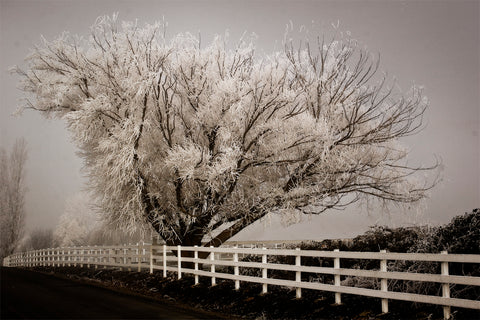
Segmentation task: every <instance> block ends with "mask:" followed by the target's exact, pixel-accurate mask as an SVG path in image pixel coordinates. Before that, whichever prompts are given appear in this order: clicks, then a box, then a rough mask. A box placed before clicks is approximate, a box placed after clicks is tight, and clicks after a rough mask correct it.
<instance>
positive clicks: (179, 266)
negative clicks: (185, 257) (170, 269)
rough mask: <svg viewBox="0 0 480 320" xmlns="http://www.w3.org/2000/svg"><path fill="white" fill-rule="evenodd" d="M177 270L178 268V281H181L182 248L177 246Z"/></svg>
mask: <svg viewBox="0 0 480 320" xmlns="http://www.w3.org/2000/svg"><path fill="white" fill-rule="evenodd" d="M177 260H178V261H177V268H178V279H182V246H180V245H178V246H177Z"/></svg>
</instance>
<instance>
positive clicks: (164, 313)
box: [0, 268, 218, 319]
mask: <svg viewBox="0 0 480 320" xmlns="http://www.w3.org/2000/svg"><path fill="white" fill-rule="evenodd" d="M0 282H1V296H0V299H1V317H0V318H1V319H32V318H33V319H212V318H217V317H218V316H214V315H212V314H207V313H203V312H195V311H192V310H186V309H182V308H180V307H176V306H172V305H167V304H162V303H160V302H157V301H152V300H148V299H143V298H141V297H136V296H129V295H126V294H122V293H118V292H114V291H111V290H107V289H104V288H99V287H95V286H91V285H88V284H82V283H79V282H74V281H71V280H66V279H60V278H56V277H54V276H51V275H46V274H42V273H38V272H33V271H27V270H21V269H16V268H1V276H0Z"/></svg>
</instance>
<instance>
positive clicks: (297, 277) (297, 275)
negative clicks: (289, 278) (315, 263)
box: [295, 248, 302, 299]
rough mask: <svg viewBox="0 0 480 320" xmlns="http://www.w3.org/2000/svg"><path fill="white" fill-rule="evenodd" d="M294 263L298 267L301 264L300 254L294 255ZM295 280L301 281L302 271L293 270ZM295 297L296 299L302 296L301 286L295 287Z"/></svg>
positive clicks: (297, 249)
mask: <svg viewBox="0 0 480 320" xmlns="http://www.w3.org/2000/svg"><path fill="white" fill-rule="evenodd" d="M295 250H296V251H300V248H295ZM295 265H296V266H299V267H300V266H301V265H302V257H301V256H300V255H296V256H295ZM295 281H296V282H302V272H301V271H297V272H295ZM295 297H296V298H297V299H301V298H302V288H297V289H296V294H295Z"/></svg>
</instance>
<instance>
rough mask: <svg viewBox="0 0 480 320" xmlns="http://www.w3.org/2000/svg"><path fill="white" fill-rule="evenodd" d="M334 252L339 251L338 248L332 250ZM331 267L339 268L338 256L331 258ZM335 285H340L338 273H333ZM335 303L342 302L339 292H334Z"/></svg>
mask: <svg viewBox="0 0 480 320" xmlns="http://www.w3.org/2000/svg"><path fill="white" fill-rule="evenodd" d="M333 251H334V252H340V249H335V250H333ZM333 269H340V258H339V257H336V258H335V259H334V260H333ZM334 281H335V285H336V286H338V287H339V286H340V275H339V274H335V277H334ZM335 304H342V295H341V293H340V292H335Z"/></svg>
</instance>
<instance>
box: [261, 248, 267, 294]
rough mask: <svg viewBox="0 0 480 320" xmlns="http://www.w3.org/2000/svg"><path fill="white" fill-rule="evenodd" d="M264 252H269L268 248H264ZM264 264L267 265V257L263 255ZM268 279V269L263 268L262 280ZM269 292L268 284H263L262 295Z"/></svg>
mask: <svg viewBox="0 0 480 320" xmlns="http://www.w3.org/2000/svg"><path fill="white" fill-rule="evenodd" d="M262 250H265V251H266V250H267V248H265V247H263V248H262ZM262 264H263V265H265V264H267V255H266V254H262ZM267 277H268V269H267V268H262V278H263V279H267ZM267 292H268V284H266V283H263V284H262V294H266V293H267Z"/></svg>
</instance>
